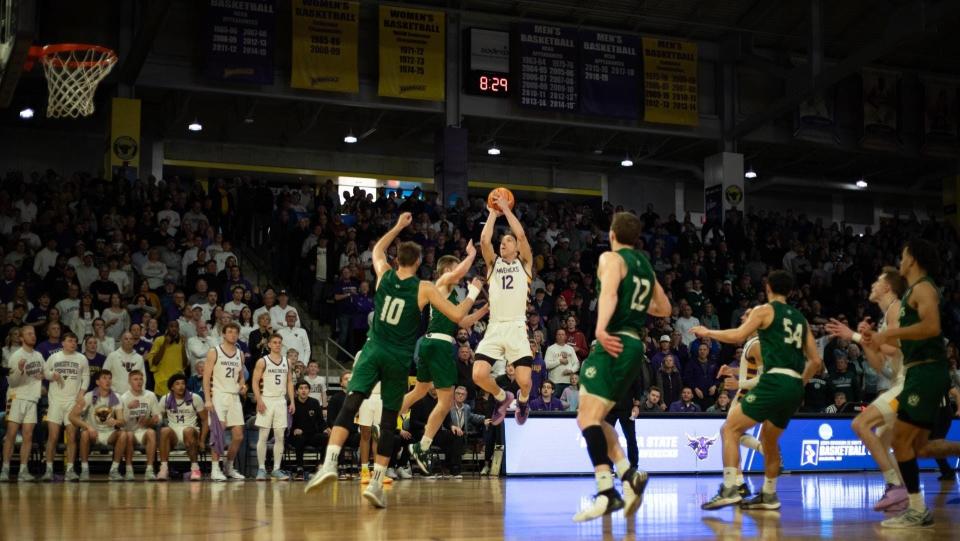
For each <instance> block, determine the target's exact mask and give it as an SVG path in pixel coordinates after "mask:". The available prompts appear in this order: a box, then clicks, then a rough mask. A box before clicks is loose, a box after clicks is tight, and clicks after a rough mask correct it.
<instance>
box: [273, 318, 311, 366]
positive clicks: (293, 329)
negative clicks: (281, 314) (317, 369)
mask: <svg viewBox="0 0 960 541" xmlns="http://www.w3.org/2000/svg"><path fill="white" fill-rule="evenodd" d="M286 320H287V324H286V326H284V327H282V328H281V329H279V330H278V331H277V334H279V335H280V336H282V337H283V347H284V348H293V349H295V350H297V354H298V355H299V356H300V358H301V359H303V360H306V361H309V360H310V353H311V351H310V338H309V337H308V336H307V331H305V330H303V329H301V328H300V327H297V312H296V311H295V310H293V309H291V310H290V311H289V312H287V317H286Z"/></svg>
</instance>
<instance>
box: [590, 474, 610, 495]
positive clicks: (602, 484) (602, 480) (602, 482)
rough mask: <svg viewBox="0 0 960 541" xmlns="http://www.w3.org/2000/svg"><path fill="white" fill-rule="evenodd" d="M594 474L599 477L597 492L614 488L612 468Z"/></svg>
mask: <svg viewBox="0 0 960 541" xmlns="http://www.w3.org/2000/svg"><path fill="white" fill-rule="evenodd" d="M593 476H594V477H595V478H596V479H597V492H603V491H605V490H610V489H611V488H613V475H612V474H611V473H610V470H603V471H598V472H594V474H593Z"/></svg>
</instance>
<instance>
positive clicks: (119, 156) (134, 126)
mask: <svg viewBox="0 0 960 541" xmlns="http://www.w3.org/2000/svg"><path fill="white" fill-rule="evenodd" d="M140 151H141V145H140V100H137V99H129V98H113V100H112V101H111V103H110V141H109V147H108V150H107V160H106V162H107V163H106V165H107V174H108V175H110V177H111V178H112V177H113V176H115V175H116V174H117V173H118V172H120V171H121V169H123V170H124V171H123V175H124V176H125V177H130V175H131V174H132V175H134V177H133V178H136V175H137V171H138V170H139V169H140Z"/></svg>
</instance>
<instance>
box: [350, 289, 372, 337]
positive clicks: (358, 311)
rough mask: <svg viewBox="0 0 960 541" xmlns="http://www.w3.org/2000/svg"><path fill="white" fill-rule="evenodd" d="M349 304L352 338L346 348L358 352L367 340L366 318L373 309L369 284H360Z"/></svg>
mask: <svg viewBox="0 0 960 541" xmlns="http://www.w3.org/2000/svg"><path fill="white" fill-rule="evenodd" d="M351 304H352V306H353V308H352V310H353V313H352V321H351V325H350V328H351V334H352V336H351V338H350V345H349V346H347V347H349V349H350V351H359V350H360V348H361V346H363V342H364V341H365V340H366V338H367V330H368V329H369V328H370V324H369V323H368V321H367V316H368V315H369V314H370V312H373V309H374V304H373V295H371V294H370V282H367V281H366V280H364V281H363V282H360V288H359V289H358V290H357V294H356V295H354V296H353V297H352V298H351Z"/></svg>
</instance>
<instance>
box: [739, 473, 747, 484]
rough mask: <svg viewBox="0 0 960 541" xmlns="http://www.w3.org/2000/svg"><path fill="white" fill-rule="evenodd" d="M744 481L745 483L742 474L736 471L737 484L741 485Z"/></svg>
mask: <svg viewBox="0 0 960 541" xmlns="http://www.w3.org/2000/svg"><path fill="white" fill-rule="evenodd" d="M744 483H746V481H744V479H743V474H742V473H738V474H737V486H740V485H742V484H744Z"/></svg>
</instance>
